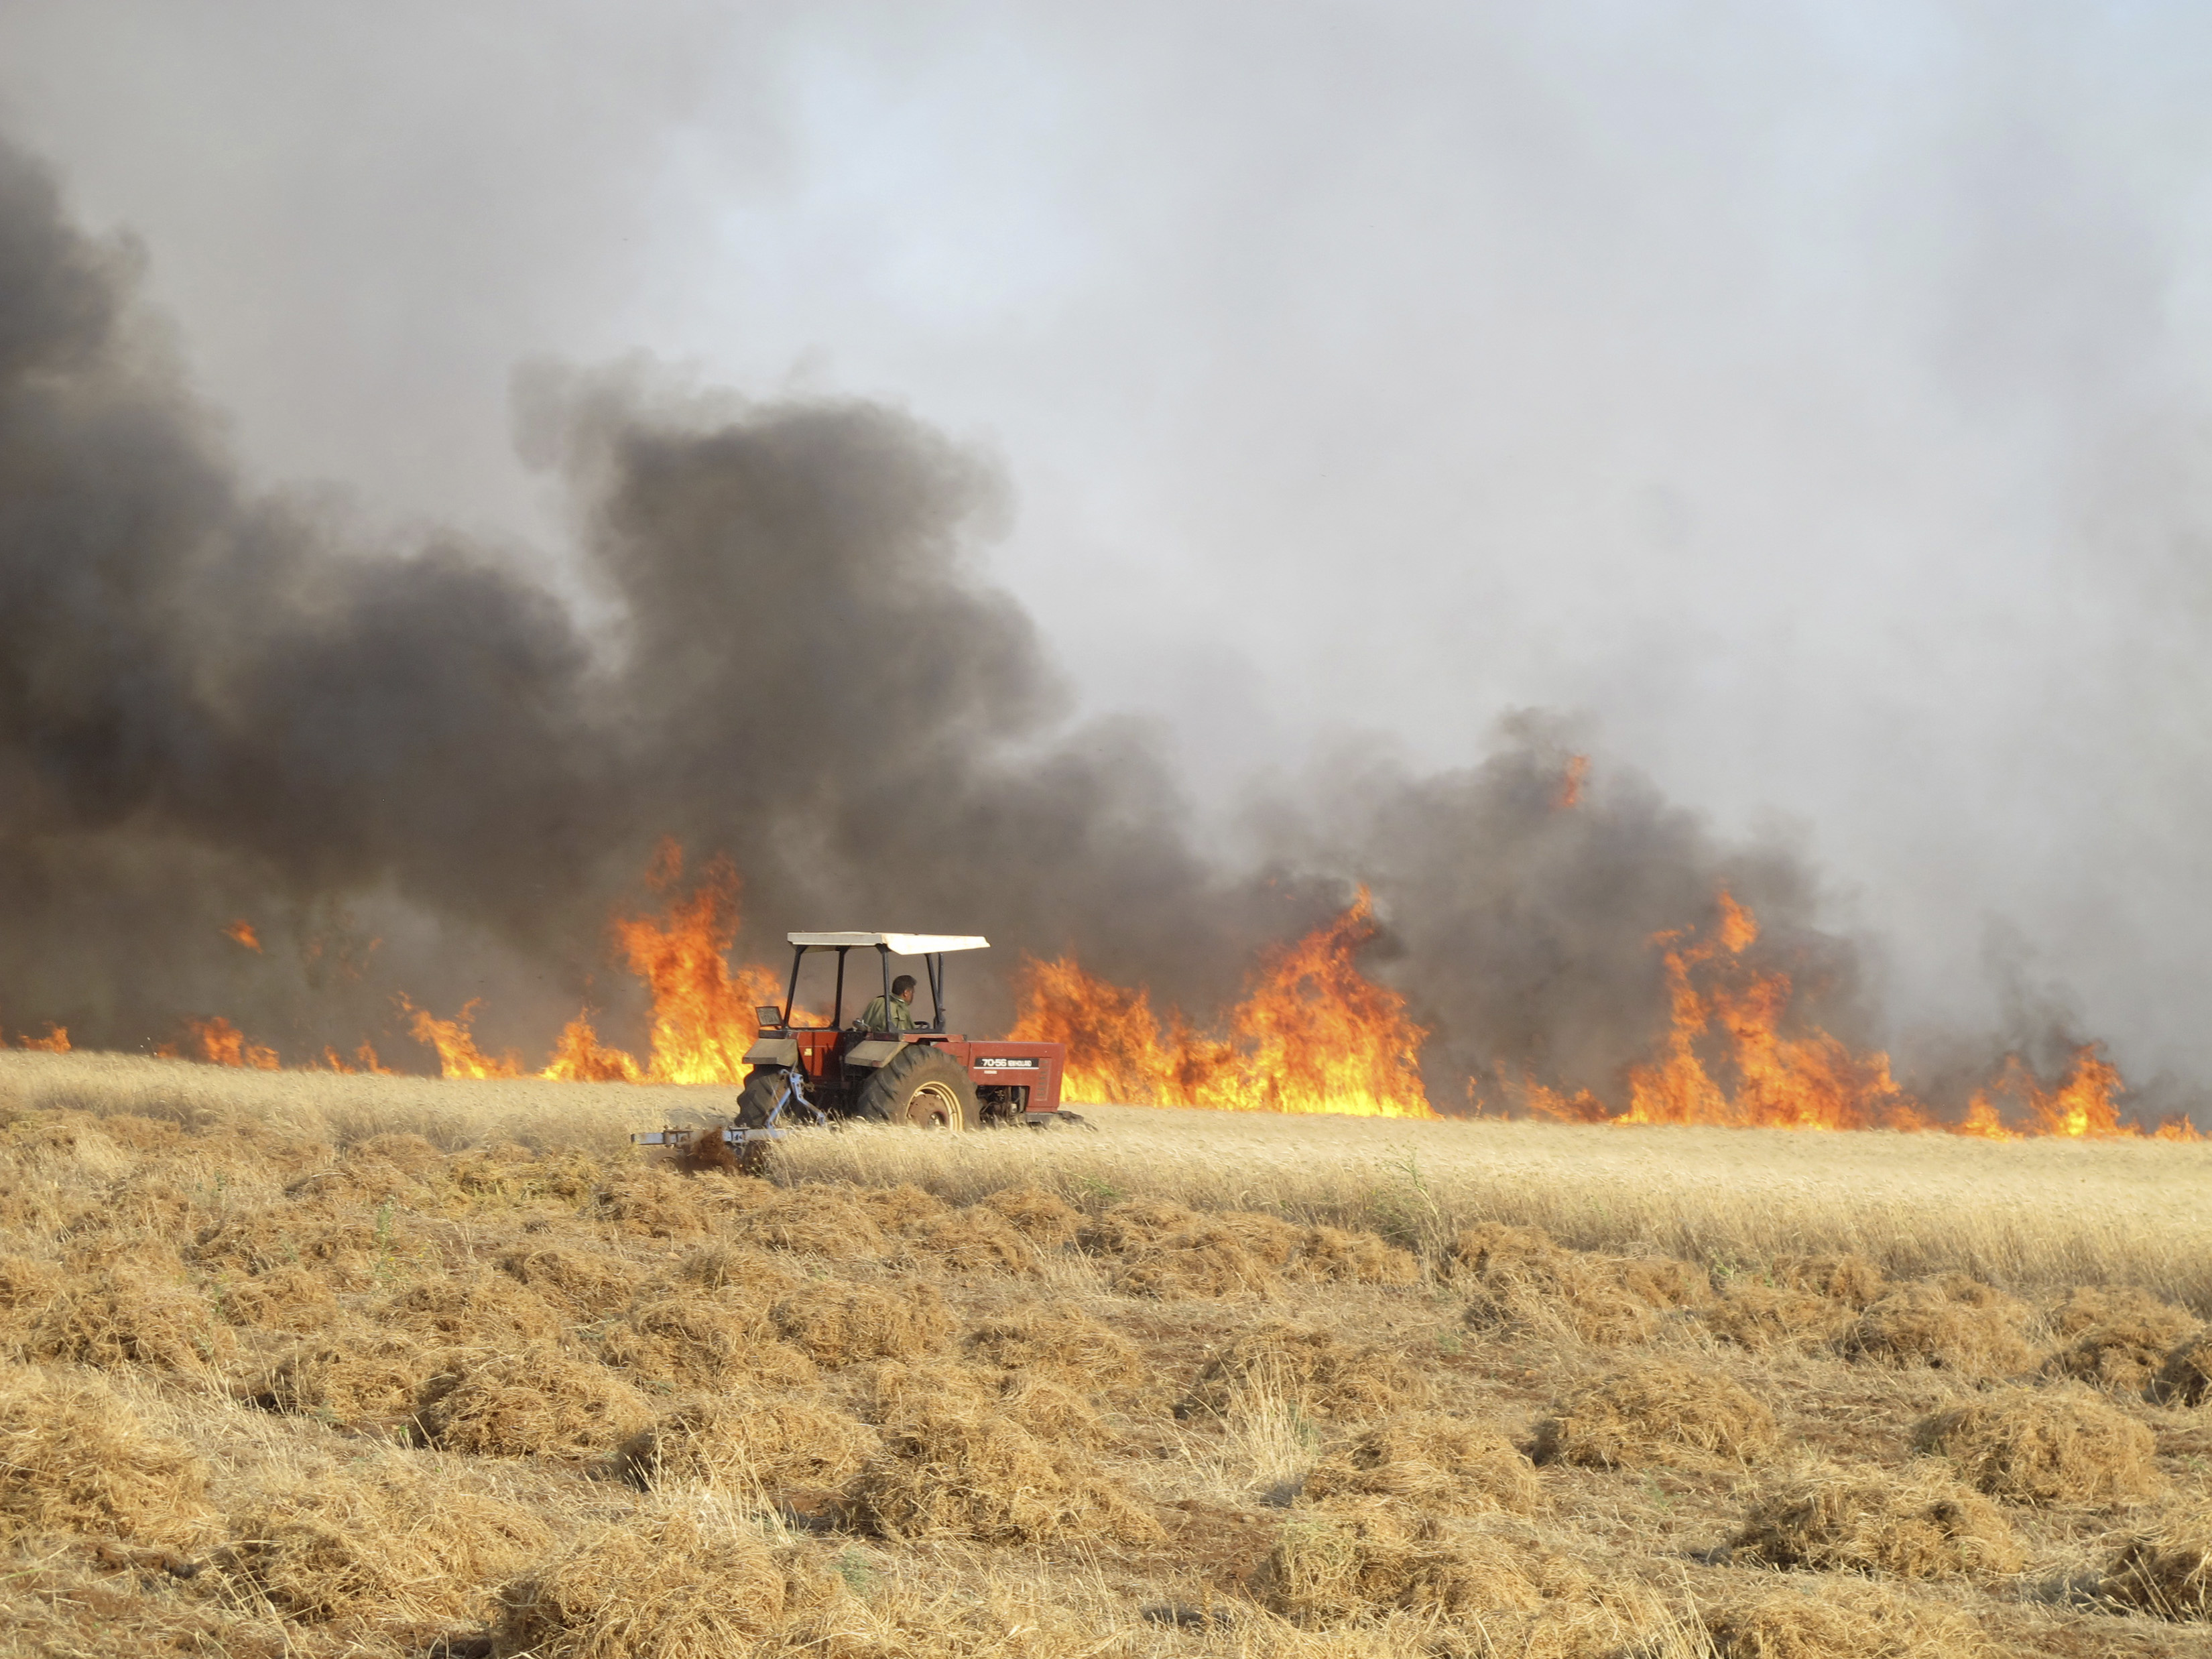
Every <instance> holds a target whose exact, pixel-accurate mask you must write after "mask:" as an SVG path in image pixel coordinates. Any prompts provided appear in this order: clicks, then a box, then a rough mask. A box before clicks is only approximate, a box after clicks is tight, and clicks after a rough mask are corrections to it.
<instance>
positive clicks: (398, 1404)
mask: <svg viewBox="0 0 2212 1659" xmlns="http://www.w3.org/2000/svg"><path fill="white" fill-rule="evenodd" d="M458 1360H459V1356H458V1354H457V1352H456V1351H455V1350H453V1349H447V1348H432V1347H428V1346H425V1345H424V1344H422V1343H421V1342H418V1341H417V1340H416V1339H415V1338H413V1337H411V1336H410V1335H408V1334H405V1333H404V1332H403V1331H386V1330H379V1329H377V1328H375V1327H374V1326H372V1325H361V1324H341V1325H339V1326H338V1327H337V1328H336V1329H334V1330H331V1331H329V1332H327V1333H325V1334H323V1335H321V1336H312V1337H308V1338H307V1339H306V1340H303V1341H301V1342H299V1343H297V1344H295V1346H292V1347H291V1348H290V1349H289V1350H288V1351H286V1352H285V1353H284V1354H283V1356H282V1357H281V1358H278V1360H277V1361H276V1364H273V1365H271V1366H270V1368H269V1370H268V1372H267V1374H266V1375H265V1376H264V1377H263V1378H262V1380H261V1381H260V1382H259V1383H258V1384H257V1385H256V1386H254V1387H253V1388H252V1389H249V1390H248V1391H247V1396H248V1398H250V1399H252V1401H254V1402H255V1403H256V1404H257V1405H260V1406H264V1407H267V1408H268V1409H270V1410H271V1411H279V1412H289V1413H292V1414H293V1415H295V1416H298V1417H312V1418H314V1419H317V1420H318V1421H319V1422H324V1423H328V1424H330V1425H332V1426H334V1427H339V1428H366V1427H371V1426H374V1425H380V1424H394V1423H398V1422H401V1421H404V1420H405V1419H408V1418H410V1417H412V1416H413V1415H414V1413H415V1407H416V1402H417V1401H419V1400H420V1399H421V1397H422V1391H423V1389H425V1388H426V1387H427V1386H428V1383H429V1382H430V1380H431V1379H432V1378H433V1377H435V1376H438V1375H439V1374H440V1373H441V1372H442V1371H445V1370H447V1369H448V1368H449V1366H450V1365H452V1364H456V1363H458Z"/></svg>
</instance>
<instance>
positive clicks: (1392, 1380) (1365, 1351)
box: [1178, 1320, 1434, 1419]
mask: <svg viewBox="0 0 2212 1659" xmlns="http://www.w3.org/2000/svg"><path fill="white" fill-rule="evenodd" d="M1433 1390H1434V1384H1433V1383H1432V1382H1431V1378H1430V1376H1429V1373H1428V1372H1427V1371H1426V1370H1424V1369H1423V1368H1421V1367H1420V1366H1419V1365H1417V1364H1414V1363H1413V1360H1412V1359H1411V1358H1408V1357H1407V1354H1406V1353H1405V1352H1404V1351H1403V1350H1402V1349H1401V1348H1400V1347H1397V1346H1388V1345H1384V1344H1380V1343H1354V1342H1346V1341H1345V1340H1343V1339H1342V1338H1341V1337H1340V1336H1338V1335H1336V1334H1334V1332H1331V1331H1328V1330H1326V1329H1323V1328H1321V1327H1319V1326H1316V1325H1309V1324H1302V1323H1299V1322H1296V1321H1291V1320H1276V1321H1271V1322H1268V1323H1267V1324H1263V1325H1261V1326H1260V1327H1258V1328H1256V1329H1254V1330H1251V1331H1249V1332H1247V1333H1246V1334H1243V1336H1240V1337H1238V1338H1237V1340H1235V1341H1234V1342H1232V1343H1231V1344H1230V1345H1229V1346H1228V1347H1227V1348H1226V1349H1225V1350H1224V1351H1223V1352H1221V1353H1220V1354H1218V1355H1217V1356H1216V1357H1215V1358H1213V1359H1212V1360H1211V1361H1209V1362H1208V1363H1207V1364H1206V1369H1205V1370H1203V1371H1201V1372H1200V1375H1199V1378H1198V1383H1197V1384H1196V1386H1195V1387H1194V1389H1192V1390H1191V1393H1190V1395H1189V1397H1188V1400H1186V1401H1185V1402H1184V1403H1183V1405H1182V1407H1178V1414H1188V1413H1189V1412H1191V1411H1194V1410H1196V1411H1205V1412H1211V1413H1216V1414H1218V1415H1226V1414H1227V1413H1228V1412H1229V1410H1230V1408H1231V1406H1232V1405H1233V1404H1234V1403H1235V1401H1236V1400H1237V1396H1238V1395H1243V1394H1264V1395H1275V1396H1277V1397H1279V1398H1281V1399H1284V1400H1286V1401H1291V1402H1293V1403H1295V1404H1296V1405H1297V1407H1299V1408H1300V1409H1301V1410H1302V1411H1304V1413H1306V1414H1307V1415H1309V1416H1311V1417H1320V1418H1337V1419H1346V1418H1376V1417H1383V1416H1386V1415H1388V1414H1389V1413H1393V1412H1401V1411H1407V1410H1413V1409H1418V1408H1419V1407H1424V1406H1426V1405H1427V1404H1428V1403H1429V1401H1430V1399H1431V1395H1432V1393H1433Z"/></svg>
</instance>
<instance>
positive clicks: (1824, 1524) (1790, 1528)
mask: <svg viewBox="0 0 2212 1659" xmlns="http://www.w3.org/2000/svg"><path fill="white" fill-rule="evenodd" d="M1729 1547H1730V1549H1731V1550H1732V1551H1733V1552H1734V1553H1735V1557H1736V1559H1738V1560H1739V1561H1741V1562H1757V1563H1761V1564H1763V1565H1768V1566H1775V1567H1808V1568H1811V1569H1813V1570H1814V1571H1820V1572H1834V1571H1842V1572H1887V1573H1893V1574H1894V1575H1896V1576H1897V1577H1899V1578H1934V1577H1949V1576H1954V1575H1959V1574H1972V1573H1993V1572H1994V1573H2009V1572H2017V1571H2020V1570H2021V1566H2022V1565H2024V1564H2025V1562H2026V1559H2027V1558H2026V1556H2025V1554H2024V1553H2022V1551H2021V1547H2020V1545H2019V1543H2018V1541H2016V1540H2015V1538H2014V1537H2013V1534H2012V1528H2010V1526H2008V1524H2007V1523H2006V1521H2005V1518H2004V1516H2003V1514H2002V1512H2001V1511H2000V1510H1998V1509H1997V1507H1996V1504H1992V1503H1990V1500H1989V1499H1988V1498H1984V1497H1983V1496H1982V1494H1981V1493H1979V1492H1975V1491H1974V1490H1973V1489H1972V1488H1971V1487H1969V1486H1962V1485H1960V1483H1959V1481H1958V1480H1956V1479H1955V1478H1954V1477H1953V1475H1952V1474H1951V1473H1950V1471H1949V1470H1948V1468H1946V1467H1944V1466H1943V1465H1941V1464H1935V1463H1930V1462H1922V1463H1919V1464H1916V1465H1913V1466H1911V1467H1909V1468H1905V1469H1901V1470H1889V1469H1878V1468H1839V1467H1836V1466H1832V1465H1830V1466H1826V1467H1821V1466H1815V1467H1813V1468H1807V1469H1802V1470H1799V1471H1797V1472H1795V1473H1793V1474H1790V1475H1787V1476H1785V1477H1784V1478H1782V1479H1780V1480H1777V1481H1775V1482H1773V1483H1772V1484H1771V1485H1770V1486H1767V1487H1766V1489H1765V1491H1763V1492H1760V1493H1759V1496H1758V1497H1757V1498H1755V1499H1754V1500H1753V1504H1752V1506H1751V1509H1750V1511H1749V1512H1748V1513H1747V1515H1746V1516H1745V1517H1744V1520H1743V1523H1742V1525H1741V1527H1739V1528H1737V1530H1736V1533H1735V1536H1734V1537H1733V1538H1731V1539H1730V1540H1729Z"/></svg>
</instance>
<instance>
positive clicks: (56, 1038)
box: [0, 1021, 70, 1054]
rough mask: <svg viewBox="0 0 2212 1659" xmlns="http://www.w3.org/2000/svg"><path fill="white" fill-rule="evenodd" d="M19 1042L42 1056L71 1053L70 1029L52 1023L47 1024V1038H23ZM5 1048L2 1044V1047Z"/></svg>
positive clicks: (0, 1045)
mask: <svg viewBox="0 0 2212 1659" xmlns="http://www.w3.org/2000/svg"><path fill="white" fill-rule="evenodd" d="M18 1041H20V1042H21V1043H22V1045H23V1046H24V1047H25V1048H31V1049H35V1050H36V1051H37V1052H38V1053H40V1054H67V1053H69V1051H70V1040H69V1027H68V1026H66V1025H56V1024H53V1023H52V1021H49V1022H47V1024H46V1036H42V1037H21V1038H19V1039H18ZM4 1046H5V1045H4V1044H0V1047H4Z"/></svg>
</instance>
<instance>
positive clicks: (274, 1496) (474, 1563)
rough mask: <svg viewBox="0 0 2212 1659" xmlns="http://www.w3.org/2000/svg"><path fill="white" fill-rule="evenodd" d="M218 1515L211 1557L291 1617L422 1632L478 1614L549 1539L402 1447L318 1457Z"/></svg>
mask: <svg viewBox="0 0 2212 1659" xmlns="http://www.w3.org/2000/svg"><path fill="white" fill-rule="evenodd" d="M226 1527H227V1529H228V1533H229V1534H230V1537H229V1541H228V1543H227V1544H226V1545H224V1546H223V1547H222V1550H221V1551H220V1552H219V1553H217V1556H216V1565H217V1566H218V1567H219V1568H220V1569H221V1570H222V1572H223V1573H224V1574H225V1575H226V1576H228V1577H234V1578H235V1579H238V1580H240V1581H241V1582H243V1583H245V1584H247V1585H250V1586H251V1587H252V1589H253V1590H254V1591H255V1592H257V1593H258V1595H261V1596H264V1597H265V1598H267V1600H268V1601H269V1602H270V1604H271V1605H273V1606H275V1607H277V1608H279V1609H281V1610H282V1611H283V1613H285V1615H286V1616H287V1617H288V1618H292V1619H296V1620H301V1621H302V1622H304V1623H308V1624H321V1623H325V1622H337V1623H343V1624H349V1625H358V1626H375V1627H377V1628H379V1629H380V1630H383V1631H386V1632H393V1633H404V1632H417V1633H420V1634H422V1635H428V1634H429V1633H432V1632H435V1631H439V1630H441V1629H443V1628H446V1627H447V1626H451V1625H452V1624H453V1622H455V1621H456V1620H461V1619H464V1618H468V1617H471V1616H476V1617H481V1616H482V1615H483V1614H484V1613H487V1612H488V1611H489V1601H488V1599H487V1598H488V1592H489V1590H490V1589H492V1588H493V1587H495V1585H496V1584H498V1583H500V1582H501V1581H502V1580H504V1579H506V1578H507V1577H510V1576H511V1575H513V1573H516V1572H518V1571H521V1570H522V1569H523V1568H524V1567H525V1566H526V1565H528V1564H529V1563H530V1562H531V1561H532V1560H534V1559H539V1558H542V1557H543V1556H544V1553H545V1552H546V1551H547V1550H548V1549H549V1548H550V1547H551V1546H552V1543H553V1534H552V1533H551V1532H550V1530H549V1529H548V1528H547V1527H546V1526H545V1524H544V1522H542V1521H540V1520H538V1518H537V1517H536V1516H533V1515H532V1514H531V1513H530V1511H529V1510H526V1509H524V1508H522V1507H521V1506H520V1505H519V1504H509V1503H503V1502H501V1500H500V1499H498V1498H488V1497H485V1496H483V1494H481V1493H477V1492H470V1491H467V1490H465V1489H462V1488H460V1487H459V1486H456V1485H455V1484H454V1483H453V1481H452V1480H437V1479H434V1478H431V1477H430V1476H428V1475H427V1474H425V1473H424V1471H423V1470H422V1468H421V1466H420V1465H419V1464H418V1463H417V1462H416V1460H415V1459H414V1458H413V1457H410V1456H409V1455H406V1454H404V1453H390V1454H386V1455H385V1456H383V1457H382V1458H380V1459H378V1460H377V1461H376V1462H373V1463H370V1464H368V1465H367V1466H366V1467H364V1466H363V1465H362V1464H360V1463H358V1462H356V1463H350V1464H347V1465H344V1466H343V1467H337V1468H324V1469H317V1470H315V1471H313V1473H312V1474H307V1475H303V1476H302V1477H301V1478H300V1479H299V1480H297V1481H296V1482H295V1484H292V1485H290V1486H286V1487H284V1488H283V1489H281V1490H278V1491H276V1492H263V1493H261V1494H258V1495H257V1496H256V1497H255V1498H253V1499H252V1501H251V1502H250V1503H247V1504H245V1505H243V1506H242V1507H240V1509H238V1510H235V1511H234V1512H233V1513H232V1514H231V1516H229V1517H228V1521H227V1522H226Z"/></svg>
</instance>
